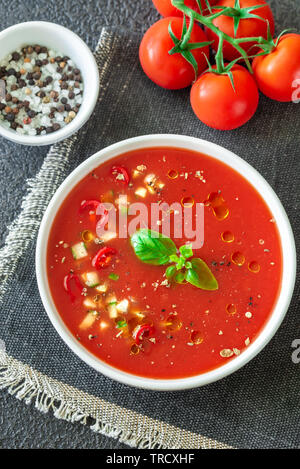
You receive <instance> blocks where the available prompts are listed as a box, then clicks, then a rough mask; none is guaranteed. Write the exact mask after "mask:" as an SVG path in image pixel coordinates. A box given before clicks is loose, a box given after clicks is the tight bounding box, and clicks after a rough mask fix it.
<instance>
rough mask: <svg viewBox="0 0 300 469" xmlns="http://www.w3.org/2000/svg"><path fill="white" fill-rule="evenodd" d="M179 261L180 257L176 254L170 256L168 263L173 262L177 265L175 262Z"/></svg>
mask: <svg viewBox="0 0 300 469" xmlns="http://www.w3.org/2000/svg"><path fill="white" fill-rule="evenodd" d="M179 260H180V257H178V256H177V254H172V255H171V256H170V262H175V263H176V264H177V262H179Z"/></svg>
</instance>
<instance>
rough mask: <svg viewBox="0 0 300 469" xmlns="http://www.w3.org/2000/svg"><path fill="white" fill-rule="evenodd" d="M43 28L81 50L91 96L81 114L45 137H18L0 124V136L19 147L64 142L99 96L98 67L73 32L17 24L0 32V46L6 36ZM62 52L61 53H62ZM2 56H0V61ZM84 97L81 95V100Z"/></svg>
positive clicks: (40, 23) (53, 26)
mask: <svg viewBox="0 0 300 469" xmlns="http://www.w3.org/2000/svg"><path fill="white" fill-rule="evenodd" d="M41 27H42V28H43V29H46V28H48V29H50V30H52V31H54V32H55V31H57V30H59V31H60V32H61V33H62V34H64V35H65V36H66V37H68V38H69V39H68V41H69V42H70V43H71V42H72V43H74V47H76V48H78V49H79V48H80V49H82V55H83V57H84V61H85V62H86V64H87V67H88V68H89V76H92V77H93V81H94V85H95V86H94V87H93V92H92V96H91V97H90V102H89V104H88V106H87V108H86V109H85V110H84V111H83V112H82V113H78V115H76V117H75V118H74V119H73V121H72V122H70V123H69V124H68V125H66V126H65V127H63V128H61V129H60V130H57V131H56V132H53V133H51V134H47V135H38V136H37V135H19V134H18V133H17V132H13V131H11V130H10V129H6V128H5V127H4V126H3V125H1V124H0V135H1V136H2V137H4V138H6V139H8V140H10V141H12V142H15V143H19V144H21V145H32V146H44V145H51V144H53V143H56V142H59V141H61V140H64V139H65V138H67V137H70V136H71V135H72V134H74V133H75V132H76V131H77V130H79V129H80V128H81V127H82V126H83V125H84V124H85V123H86V122H87V120H88V119H89V118H90V116H91V114H92V112H93V110H94V108H95V106H96V103H97V99H98V95H99V89H100V79H99V71H98V66H97V63H96V59H95V57H94V55H93V53H92V52H91V50H90V48H89V47H88V45H87V44H86V43H85V42H84V41H83V40H82V39H81V38H80V37H79V36H78V35H77V34H76V33H74V32H73V31H71V30H70V29H68V28H66V27H65V26H62V25H60V24H56V23H52V22H50V21H25V22H23V23H17V24H15V25H12V26H9V27H8V28H6V29H4V30H3V31H1V32H0V44H1V41H4V40H5V38H6V36H7V35H8V34H11V33H16V34H18V33H20V32H22V31H24V30H25V29H31V28H41ZM21 46H22V38H21V40H20V47H21ZM62 52H63V51H62ZM1 59H2V56H1V55H0V60H1ZM84 98H85V95H84V94H83V99H84Z"/></svg>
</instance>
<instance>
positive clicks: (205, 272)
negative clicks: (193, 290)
mask: <svg viewBox="0 0 300 469" xmlns="http://www.w3.org/2000/svg"><path fill="white" fill-rule="evenodd" d="M191 264H192V267H191V268H190V269H188V270H187V271H186V273H185V280H186V281H187V282H189V283H191V284H192V285H194V286H195V287H197V288H201V289H202V290H218V288H219V285H218V282H217V280H216V278H215V277H214V275H213V273H212V272H211V270H210V269H209V267H208V266H207V264H206V263H205V262H204V261H203V260H202V259H198V258H195V259H192V260H191Z"/></svg>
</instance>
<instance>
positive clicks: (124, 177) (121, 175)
mask: <svg viewBox="0 0 300 469" xmlns="http://www.w3.org/2000/svg"><path fill="white" fill-rule="evenodd" d="M111 172H112V174H113V175H114V176H116V179H117V180H118V181H122V182H124V183H125V184H129V181H130V177H129V174H128V172H127V170H126V169H125V168H123V166H113V167H112V170H111Z"/></svg>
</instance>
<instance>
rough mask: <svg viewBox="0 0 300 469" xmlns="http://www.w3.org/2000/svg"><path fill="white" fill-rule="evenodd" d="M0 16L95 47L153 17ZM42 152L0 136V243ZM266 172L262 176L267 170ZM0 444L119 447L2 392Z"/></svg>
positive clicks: (99, 6)
mask: <svg viewBox="0 0 300 469" xmlns="http://www.w3.org/2000/svg"><path fill="white" fill-rule="evenodd" d="M270 3H271V5H272V6H273V9H274V13H275V18H276V20H277V22H278V24H279V26H280V29H281V28H283V27H287V26H289V27H291V26H292V27H298V28H299V15H300V5H299V2H298V0H284V1H282V0H280V1H279V0H273V1H270ZM0 18H1V27H2V29H4V28H5V27H7V26H9V25H11V24H15V23H17V22H21V21H28V20H33V19H43V20H49V21H55V22H57V23H61V24H63V25H65V26H67V27H70V28H71V29H73V30H74V31H75V32H77V33H78V34H79V35H80V36H81V37H82V38H83V39H84V40H86V42H87V43H88V44H89V45H90V46H91V47H94V46H95V44H96V42H97V40H98V36H99V33H100V31H101V28H102V26H104V25H106V26H108V25H111V26H117V25H121V26H123V27H128V28H130V29H134V30H137V31H140V30H142V29H145V27H146V26H147V25H149V24H150V23H152V22H153V21H155V19H156V18H158V16H157V14H156V13H155V11H154V9H153V8H152V4H151V1H150V0H145V1H136V2H134V1H127V2H124V1H120V0H118V1H117V0H114V1H107V2H105V1H101V0H100V1H97V2H94V1H88V2H87V1H85V2H83V1H80V0H74V1H58V2H53V1H49V0H48V1H47V2H46V1H45V0H40V1H39V2H34V1H29V0H28V1H27V2H26V4H25V2H21V1H14V2H8V1H7V0H5V1H1V3H0ZM270 110H271V108H270ZM162 130H165V129H164V128H162ZM269 137H270V136H269ZM218 140H219V139H218ZM287 151H288V150H287ZM46 153H47V148H40V149H37V148H35V149H32V148H25V147H20V146H17V145H14V144H11V143H8V142H5V141H3V140H0V204H1V214H0V217H1V219H0V225H1V233H0V236H1V238H0V239H1V241H0V246H1V245H2V244H3V240H4V238H5V235H6V226H7V224H9V223H10V222H11V221H12V220H13V219H14V218H15V216H16V214H17V213H18V212H19V209H20V202H21V198H22V195H23V189H24V184H25V180H26V179H27V178H28V177H32V176H34V175H35V174H36V172H37V171H38V169H39V168H40V166H41V164H42V162H43V158H44V157H45V155H46ZM265 172H266V174H265V175H267V168H265ZM272 176H273V177H272V179H273V180H275V181H276V180H277V178H278V177H279V178H280V175H272ZM282 384H283V383H282ZM292 418H293V416H291V419H292ZM0 447H5V448H15V447H16V448H20V447H27V448H30V447H31V448H35V447H39V448H47V447H51V448H59V447H65V448H101V447H102V448H104V447H108V448H117V447H121V445H119V443H117V442H115V441H114V440H110V439H107V438H104V437H103V436H101V435H94V434H93V433H92V432H91V431H90V430H89V429H87V428H85V427H82V426H80V425H73V424H68V423H65V422H62V421H57V420H56V419H55V418H54V417H53V416H52V415H51V414H48V415H42V414H40V413H38V412H37V411H36V410H35V409H33V408H32V407H31V408H28V407H26V406H25V405H24V403H19V402H18V401H16V399H15V398H13V397H10V396H8V395H7V393H5V392H4V393H1V394H0Z"/></svg>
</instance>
